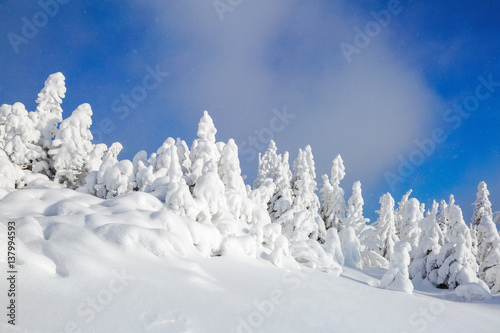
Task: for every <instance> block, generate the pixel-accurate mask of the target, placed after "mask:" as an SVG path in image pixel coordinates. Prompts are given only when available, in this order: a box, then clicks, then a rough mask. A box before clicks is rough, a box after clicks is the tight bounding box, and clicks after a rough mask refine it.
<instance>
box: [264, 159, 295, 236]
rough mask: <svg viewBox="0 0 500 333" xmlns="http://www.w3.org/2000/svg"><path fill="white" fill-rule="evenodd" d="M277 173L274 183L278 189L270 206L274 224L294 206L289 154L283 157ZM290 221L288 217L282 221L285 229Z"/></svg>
mask: <svg viewBox="0 0 500 333" xmlns="http://www.w3.org/2000/svg"><path fill="white" fill-rule="evenodd" d="M279 157H281V156H279ZM275 172H276V173H275V174H274V179H273V181H274V184H275V185H276V189H275V191H274V194H273V196H272V197H271V200H270V201H269V205H268V211H269V215H270V216H271V221H273V222H274V221H276V220H278V219H279V218H280V217H281V216H282V215H283V214H284V213H285V212H286V211H288V210H289V209H290V208H291V207H292V204H293V192H292V187H291V178H292V173H291V171H290V166H289V164H288V152H285V153H284V154H283V157H281V159H280V161H279V163H278V167H277V168H276V170H275ZM288 221H289V218H288V216H287V217H286V218H285V219H282V221H280V223H281V225H282V226H283V227H284V226H285V224H286V223H287V222H288Z"/></svg>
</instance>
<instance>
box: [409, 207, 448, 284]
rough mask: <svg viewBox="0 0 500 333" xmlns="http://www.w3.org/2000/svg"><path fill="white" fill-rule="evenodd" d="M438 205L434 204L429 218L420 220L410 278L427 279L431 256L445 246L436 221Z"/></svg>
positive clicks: (428, 215) (428, 213)
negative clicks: (418, 237)
mask: <svg viewBox="0 0 500 333" xmlns="http://www.w3.org/2000/svg"><path fill="white" fill-rule="evenodd" d="M438 206H439V205H438V203H437V202H436V201H434V202H433V204H432V209H431V210H430V211H428V212H427V216H426V217H425V218H424V219H422V220H420V222H419V226H420V230H421V235H420V240H419V242H418V246H417V247H416V248H415V249H414V251H413V260H412V262H411V265H410V278H412V279H413V278H415V277H418V278H422V279H425V278H427V276H428V275H429V273H430V272H429V271H427V261H428V260H429V257H430V256H433V255H437V254H438V253H439V251H440V249H441V245H440V244H443V233H442V232H441V228H440V227H439V225H438V223H437V221H436V215H437V211H438Z"/></svg>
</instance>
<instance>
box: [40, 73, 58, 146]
mask: <svg viewBox="0 0 500 333" xmlns="http://www.w3.org/2000/svg"><path fill="white" fill-rule="evenodd" d="M64 80H65V77H64V75H63V74H62V73H60V72H59V73H54V74H51V75H50V76H49V77H48V79H47V80H46V81H45V86H44V87H43V89H42V90H41V91H40V93H39V94H38V98H37V100H36V103H38V106H37V108H36V111H35V113H34V116H35V118H36V128H37V130H39V131H40V133H41V135H40V145H41V146H42V147H43V148H45V149H50V148H51V146H52V139H53V138H54V137H55V136H56V134H57V126H58V124H59V123H60V122H61V121H62V112H63V110H62V108H61V104H62V102H63V101H62V99H63V98H64V97H65V94H66V86H65V82H64Z"/></svg>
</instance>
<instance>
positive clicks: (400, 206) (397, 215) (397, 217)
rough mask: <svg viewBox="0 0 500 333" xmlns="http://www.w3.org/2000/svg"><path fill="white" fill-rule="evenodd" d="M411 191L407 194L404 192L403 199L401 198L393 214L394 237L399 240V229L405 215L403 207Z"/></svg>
mask: <svg viewBox="0 0 500 333" xmlns="http://www.w3.org/2000/svg"><path fill="white" fill-rule="evenodd" d="M412 191H413V190H409V191H408V192H406V194H405V195H403V197H402V198H401V201H400V202H399V203H398V209H396V211H395V212H394V214H395V222H396V235H397V236H398V237H399V239H401V228H402V224H403V219H404V215H405V205H406V202H407V201H408V198H409V197H410V195H411V192H412Z"/></svg>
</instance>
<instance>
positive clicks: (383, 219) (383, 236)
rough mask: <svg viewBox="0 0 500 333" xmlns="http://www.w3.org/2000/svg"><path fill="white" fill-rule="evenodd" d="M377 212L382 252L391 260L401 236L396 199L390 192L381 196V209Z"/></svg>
mask: <svg viewBox="0 0 500 333" xmlns="http://www.w3.org/2000/svg"><path fill="white" fill-rule="evenodd" d="M377 213H378V215H379V218H378V220H377V221H376V222H375V224H376V225H377V228H378V236H379V238H380V240H381V242H382V243H381V246H380V254H381V255H382V256H383V257H384V258H386V259H387V260H389V261H390V260H391V258H392V254H393V253H394V246H395V245H396V243H397V242H399V237H398V236H397V235H396V220H395V214H394V199H393V198H392V196H391V194H390V193H386V194H384V195H383V196H382V197H380V210H379V211H377Z"/></svg>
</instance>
